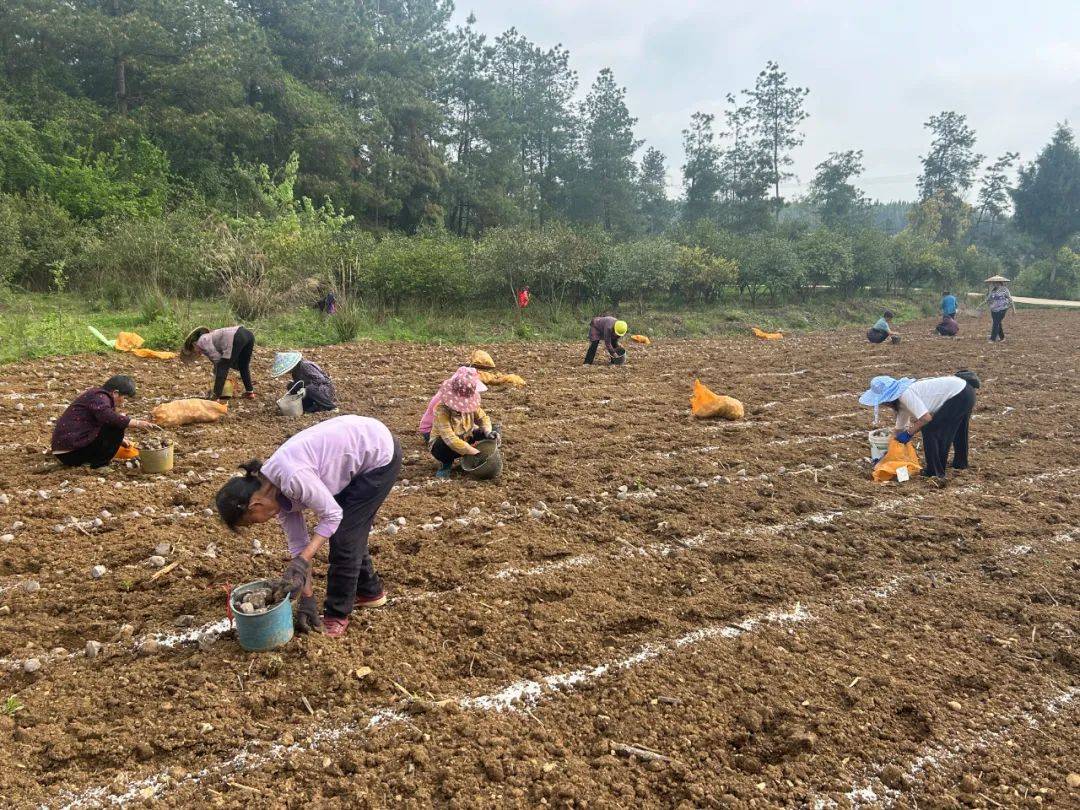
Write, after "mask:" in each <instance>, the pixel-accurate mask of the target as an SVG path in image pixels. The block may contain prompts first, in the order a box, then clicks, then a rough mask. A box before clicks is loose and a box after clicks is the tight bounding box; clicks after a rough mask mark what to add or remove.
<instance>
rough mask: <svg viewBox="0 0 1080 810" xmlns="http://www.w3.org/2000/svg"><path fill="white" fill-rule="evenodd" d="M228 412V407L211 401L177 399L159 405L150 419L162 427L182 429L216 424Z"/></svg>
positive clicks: (152, 412) (151, 413)
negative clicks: (209, 423) (204, 424)
mask: <svg viewBox="0 0 1080 810" xmlns="http://www.w3.org/2000/svg"><path fill="white" fill-rule="evenodd" d="M228 412H229V406H228V405H224V404H222V403H219V402H214V401H213V400H210V399H177V400H173V401H172V402H165V403H162V404H161V405H158V406H157V407H156V408H154V410H153V411H151V412H150V418H151V419H153V420H154V424H156V425H161V427H180V426H181V425H195V424H200V423H205V422H216V421H218V420H219V419H221V417H223V416H224V415H225V414H227V413H228Z"/></svg>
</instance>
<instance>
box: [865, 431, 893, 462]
mask: <svg viewBox="0 0 1080 810" xmlns="http://www.w3.org/2000/svg"><path fill="white" fill-rule="evenodd" d="M867 438H868V439H869V440H870V458H871V460H873V461H881V459H883V458H884V457H885V454H886V453H887V452H889V440H890V439H891V438H892V432H891V431H890V430H889V429H888V428H878V429H877V430H871V431H870V433H868V434H867Z"/></svg>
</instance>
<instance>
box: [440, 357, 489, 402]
mask: <svg viewBox="0 0 1080 810" xmlns="http://www.w3.org/2000/svg"><path fill="white" fill-rule="evenodd" d="M485 391H487V386H486V385H484V384H483V383H482V382H480V375H479V374H478V373H477V371H476V369H475V368H472V367H470V366H461V367H460V368H458V370H457V371H455V372H454V373H453V375H452V376H451V377H450V379H448V380H447V381H446V382H444V383H443V384H442V385H441V386H439V401H440V402H442V404H443V405H445V406H446V407H447V408H451V409H452V410H455V411H457V412H458V413H476V411H477V410H478V409H479V408H480V395H481V394H482V393H484V392H485Z"/></svg>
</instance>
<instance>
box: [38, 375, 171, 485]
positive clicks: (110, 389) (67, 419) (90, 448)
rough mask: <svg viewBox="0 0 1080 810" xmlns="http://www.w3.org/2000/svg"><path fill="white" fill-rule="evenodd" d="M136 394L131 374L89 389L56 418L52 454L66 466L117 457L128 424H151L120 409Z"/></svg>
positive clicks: (138, 426)
mask: <svg viewBox="0 0 1080 810" xmlns="http://www.w3.org/2000/svg"><path fill="white" fill-rule="evenodd" d="M133 396H135V381H134V380H133V379H131V377H125V376H116V377H110V378H109V379H108V380H106V382H105V384H104V385H103V386H101V387H100V388H91V389H90V390H89V391H84V392H83V393H81V394H79V396H78V398H76V400H75V401H74V402H72V403H71V404H70V405H68V406H67V408H66V409H65V410H64V412H63V414H61V415H60V418H59V419H57V420H56V426H55V427H54V428H53V435H52V454H53V455H54V456H56V459H57V460H58V461H59V462H61V463H62V464H65V465H67V466H68V467H80V466H82V465H83V464H89V465H90V466H91V467H94V468H98V467H104V466H105V465H106V464H108V463H109V462H110V461H112V460H113V458H114V457H115V456H116V453H117V451H119V450H120V447H121V446H122V445H125V444H126V441H125V440H124V431H126V430H127V429H128V428H129V427H130V428H134V429H136V430H147V429H149V428H151V427H153V423H151V422H146V421H144V420H142V419H132V418H131V417H129V416H125V415H124V414H123V413H121V412H120V408H121V406H123V404H124V400H125V399H127V398H128V397H133Z"/></svg>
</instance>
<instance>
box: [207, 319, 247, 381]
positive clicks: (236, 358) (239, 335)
mask: <svg viewBox="0 0 1080 810" xmlns="http://www.w3.org/2000/svg"><path fill="white" fill-rule="evenodd" d="M254 351H255V335H253V334H252V333H251V330H250V329H246V328H245V327H243V326H241V327H240V328H239V329H237V330H236V334H235V335H233V342H232V353H231V354H232V356H231V357H229V358H228V359H224V358H223V359H221V360H219V361H218V362H217V363H216V364H215V365H214V396H215V397H220V396H221V392H222V391H223V390H224V388H225V380H227V379H228V378H229V370H230V369H234V368H235V369H237V370H238V371H239V372H240V379H241V380H243V381H244V390H245V391H254V390H255V386H254V385H252V384H251V354H252V352H254Z"/></svg>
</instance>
